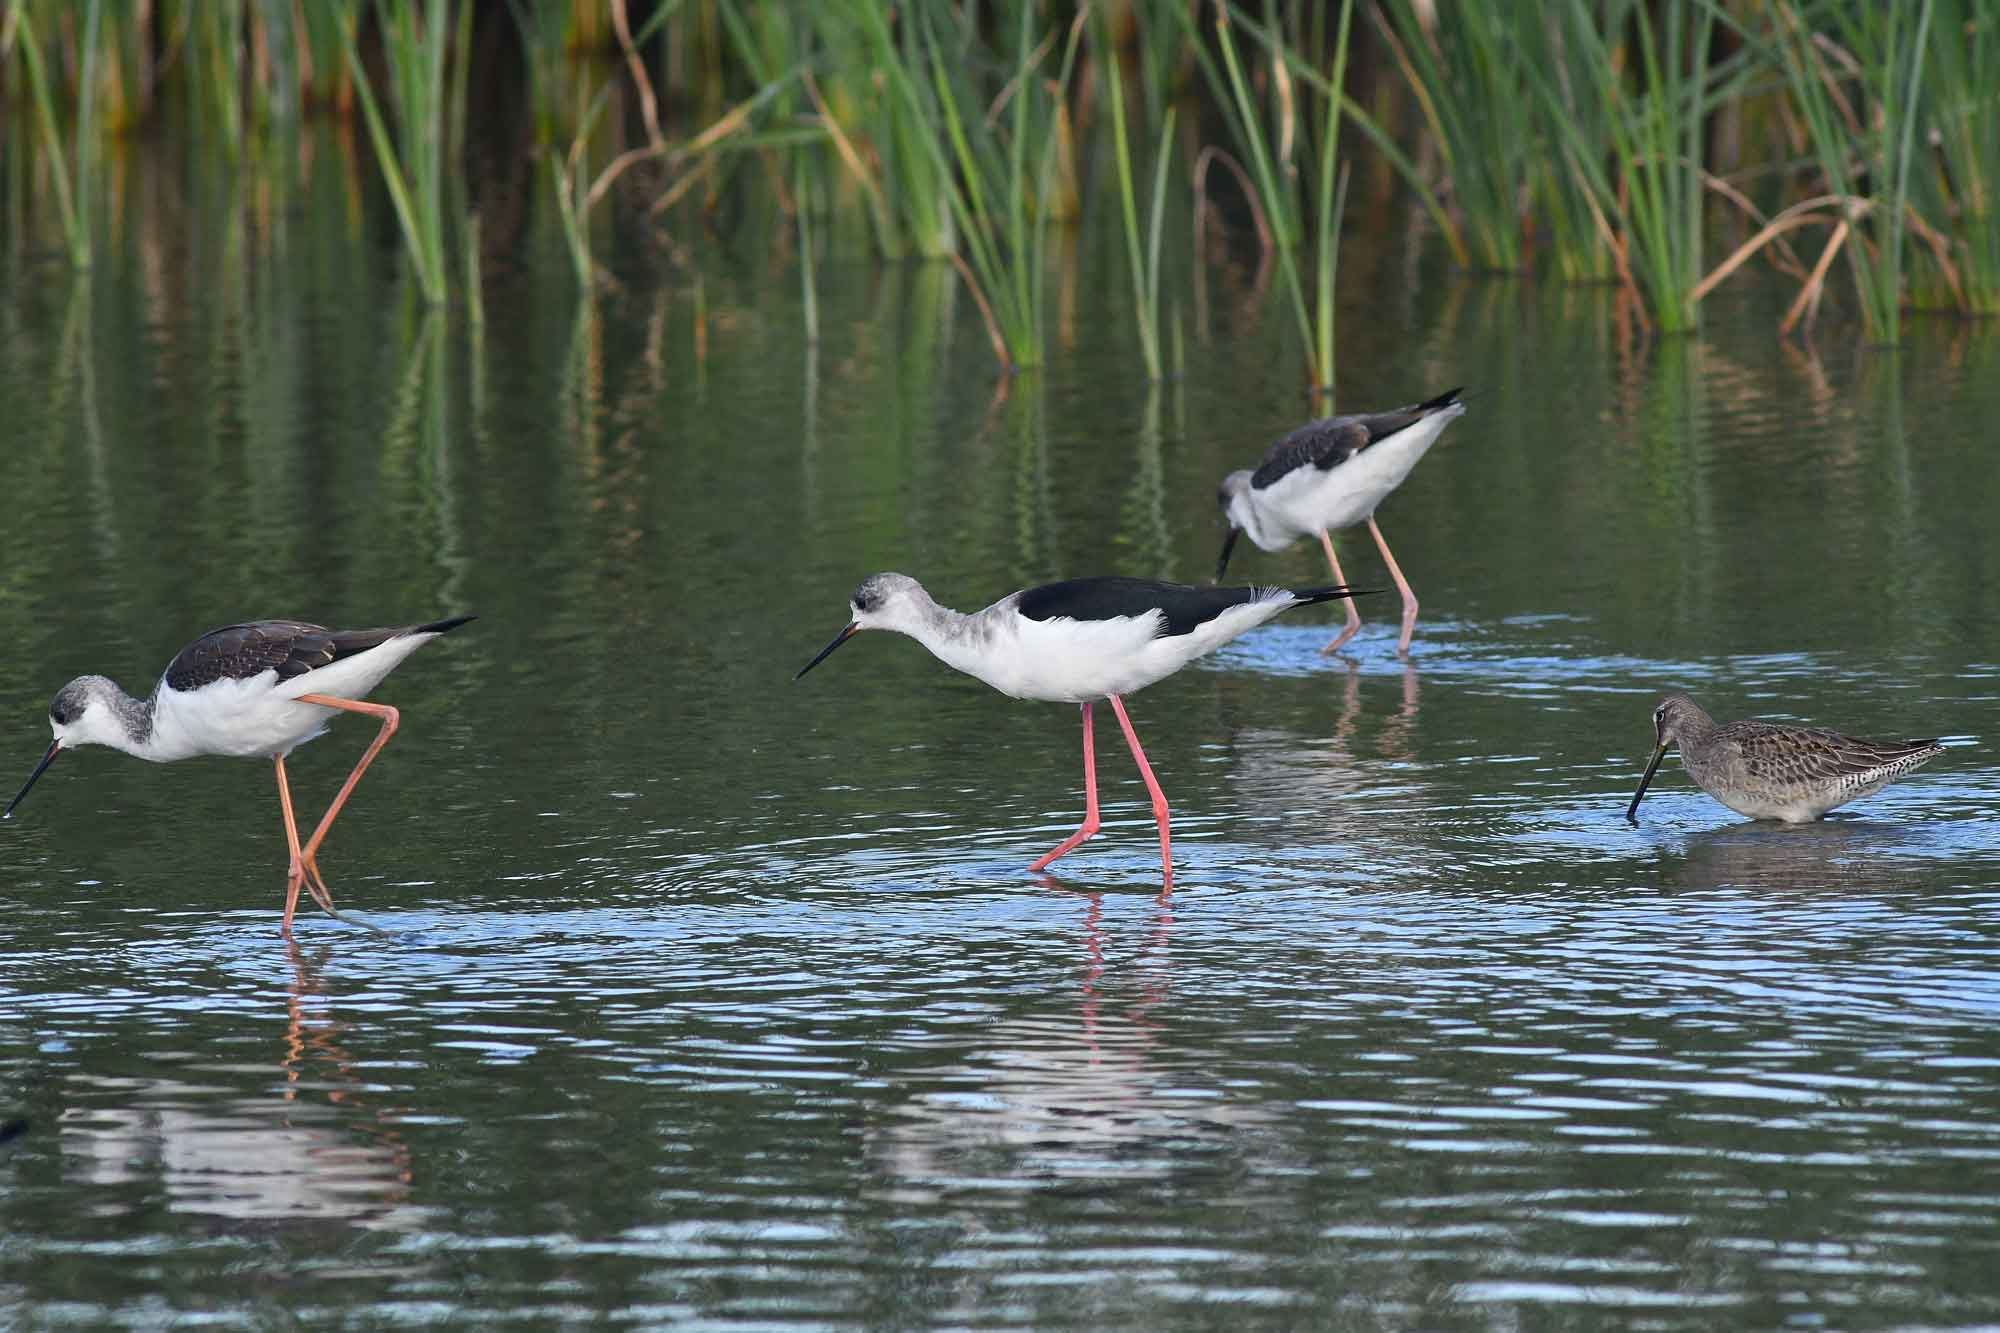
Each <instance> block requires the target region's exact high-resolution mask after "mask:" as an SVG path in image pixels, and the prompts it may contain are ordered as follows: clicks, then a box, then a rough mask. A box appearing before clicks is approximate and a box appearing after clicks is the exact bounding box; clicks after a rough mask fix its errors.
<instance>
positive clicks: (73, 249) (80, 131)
mask: <svg viewBox="0 0 2000 1333" xmlns="http://www.w3.org/2000/svg"><path fill="white" fill-rule="evenodd" d="M99 3H100V0H90V3H89V5H88V8H87V12H86V15H85V20H84V37H83V49H82V52H81V61H80V67H81V71H82V72H81V75H80V77H79V84H80V85H81V87H83V88H86V89H87V88H90V87H92V86H94V83H95V77H96V70H97V30H98V24H99V22H100V18H101V15H100V13H99ZM5 22H6V29H7V37H8V38H9V39H11V40H12V41H13V42H14V43H15V45H16V46H17V47H18V49H19V50H20V53H21V63H22V64H23V65H24V66H25V67H26V68H27V71H28V87H29V90H30V92H31V93H32V95H33V97H34V101H35V125H36V128H37V129H38V130H39V131H40V132H41V139H42V147H43V151H44V152H46V153H47V155H48V168H49V174H50V176H52V177H53V178H54V180H55V194H56V211H57V212H58V213H59V214H60V215H61V218H62V229H63V243H64V247H65V249H66V250H67V251H68V254H69V262H70V265H71V266H72V267H74V268H79V269H85V268H89V267H90V248H91V226H92V217H91V195H92V184H91V183H92V178H93V177H94V175H95V174H96V173H95V170H94V161H93V159H94V150H95V148H96V143H97V136H96V135H95V134H94V133H93V132H92V129H91V119H92V117H93V115H94V114H95V108H96V99H95V98H94V97H89V96H82V97H79V98H78V112H77V125H76V137H75V140H74V143H73V147H74V156H73V157H72V158H70V160H68V161H65V160H64V157H65V155H64V153H63V148H62V126H61V123H60V121H59V120H58V119H57V116H56V107H55V97H54V95H53V93H52V92H51V90H50V87H49V76H48V67H47V65H46V63H45V61H44V58H43V53H42V39H41V33H40V30H39V29H38V28H37V27H36V25H35V22H34V20H33V18H32V17H31V16H30V14H29V13H28V6H27V3H26V0H13V3H12V4H11V5H10V6H9V7H8V11H7V17H6V20H5ZM4 45H5V43H4V42H0V48H4Z"/></svg>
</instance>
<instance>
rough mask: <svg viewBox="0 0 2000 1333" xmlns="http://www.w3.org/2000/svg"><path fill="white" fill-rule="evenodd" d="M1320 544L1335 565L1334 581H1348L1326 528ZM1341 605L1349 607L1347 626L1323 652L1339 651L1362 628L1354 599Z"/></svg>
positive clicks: (1330, 561) (1322, 530)
mask: <svg viewBox="0 0 2000 1333" xmlns="http://www.w3.org/2000/svg"><path fill="white" fill-rule="evenodd" d="M1371 521H1372V520H1371ZM1319 544H1320V545H1321V546H1324V547H1325V548H1326V563H1327V564H1329V565H1331V566H1333V581H1334V582H1335V583H1345V582H1347V576H1346V575H1345V574H1343V573H1341V572H1340V557H1339V556H1336V555H1335V554H1334V553H1333V538H1332V537H1331V536H1329V535H1328V534H1327V531H1326V529H1324V528H1321V529H1320V533H1319ZM1341 605H1342V606H1344V607H1346V608H1347V628H1346V629H1344V630H1342V631H1341V632H1340V633H1339V635H1338V636H1336V637H1335V638H1334V641H1333V642H1332V643H1329V644H1328V645H1327V646H1326V647H1324V648H1322V649H1320V652H1321V653H1337V652H1339V651H1340V645H1341V644H1343V643H1346V642H1347V641H1348V640H1349V639H1351V638H1353V637H1354V633H1355V631H1356V630H1358V629H1360V628H1361V613H1360V612H1359V611H1357V610H1355V609H1354V599H1353V598H1352V597H1349V598H1347V599H1346V600H1345V601H1343V602H1342V603H1341Z"/></svg>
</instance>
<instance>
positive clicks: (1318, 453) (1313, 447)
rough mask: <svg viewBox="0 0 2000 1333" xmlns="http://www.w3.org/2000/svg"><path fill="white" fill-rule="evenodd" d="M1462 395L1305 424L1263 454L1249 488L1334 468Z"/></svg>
mask: <svg viewBox="0 0 2000 1333" xmlns="http://www.w3.org/2000/svg"><path fill="white" fill-rule="evenodd" d="M1462 392H1464V390H1463V389H1447V390H1445V391H1444V392H1443V393H1441V394H1439V395H1438V396H1437V397H1435V398H1432V399H1429V400H1427V401H1425V402H1421V403H1411V404H1410V405H1409V406H1408V407H1399V408H1396V409H1395V410H1394V411H1390V412H1372V413H1369V414H1367V415H1357V416H1346V417H1326V418H1324V419H1322V420H1319V421H1309V422H1307V423H1306V424H1305V425H1303V426H1301V427H1299V428H1298V429H1297V430H1295V431H1293V432H1292V433H1291V434H1290V435H1287V436H1286V437H1285V438H1284V439H1282V440H1279V441H1278V442H1277V443H1276V444H1274V445H1272V446H1271V447H1270V448H1269V449H1267V450H1265V452H1264V461H1263V462H1261V463H1259V464H1258V465H1257V470H1256V471H1255V472H1253V473H1251V474H1250V484H1251V485H1252V486H1255V487H1257V488H1258V489H1259V490H1262V489H1263V488H1264V487H1266V486H1269V485H1270V484H1271V483H1273V482H1275V481H1277V480H1279V479H1280V478H1282V477H1285V476H1287V475H1289V474H1290V473H1292V472H1294V471H1296V470H1297V469H1299V468H1302V467H1305V466H1306V465H1307V464H1311V465H1312V466H1313V467H1316V468H1318V469H1319V470H1320V471H1321V472H1325V471H1327V470H1328V469H1330V468H1335V467H1338V466H1340V465H1341V464H1342V463H1345V462H1346V461H1347V460H1348V459H1350V458H1352V457H1354V455H1356V454H1358V453H1360V452H1361V451H1362V450H1363V449H1366V448H1367V447H1368V446H1369V445H1371V444H1373V443H1375V442H1376V441H1377V440H1384V439H1387V438H1388V437H1389V436H1391V435H1394V434H1395V433H1396V432H1397V431H1400V430H1408V429H1409V428H1410V427H1411V426H1414V425H1416V424H1417V423H1418V422H1419V421H1422V420H1423V419H1424V418H1425V417H1427V416H1429V415H1431V414H1432V413H1433V412H1436V411H1438V410H1439V409H1440V408H1446V407H1450V406H1451V405H1452V404H1453V403H1455V402H1457V401H1458V395H1459V394H1460V393H1462Z"/></svg>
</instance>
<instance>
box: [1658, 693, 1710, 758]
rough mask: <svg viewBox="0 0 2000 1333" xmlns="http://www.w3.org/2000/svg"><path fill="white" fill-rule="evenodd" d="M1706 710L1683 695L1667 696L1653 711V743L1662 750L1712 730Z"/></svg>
mask: <svg viewBox="0 0 2000 1333" xmlns="http://www.w3.org/2000/svg"><path fill="white" fill-rule="evenodd" d="M1714 727H1715V719H1714V718H1712V717H1710V716H1709V715H1708V710H1707V709H1705V708H1703V707H1702V706H1701V705H1700V704H1698V703H1696V702H1695V701H1694V700H1693V699H1690V698H1689V697H1688V696H1687V695H1685V694H1669V695H1668V696H1667V697H1666V698H1664V699H1662V700H1660V702H1659V703H1658V705H1656V706H1655V707H1654V709H1653V743H1654V744H1655V745H1657V746H1658V747H1659V748H1660V749H1662V750H1664V749H1666V748H1667V747H1668V746H1670V745H1679V744H1681V743H1682V742H1683V741H1687V740H1692V739H1694V738H1696V737H1698V736H1700V735H1702V734H1703V733H1705V732H1708V731H1711V730H1713V729H1714Z"/></svg>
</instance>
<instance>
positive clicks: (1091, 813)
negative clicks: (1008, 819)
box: [1028, 704, 1097, 870]
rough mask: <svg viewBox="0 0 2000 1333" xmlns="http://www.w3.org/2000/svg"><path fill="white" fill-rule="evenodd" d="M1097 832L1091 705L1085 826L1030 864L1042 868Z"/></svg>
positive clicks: (1086, 712) (1086, 730) (1086, 729)
mask: <svg viewBox="0 0 2000 1333" xmlns="http://www.w3.org/2000/svg"><path fill="white" fill-rule="evenodd" d="M1096 833H1097V747H1096V746H1095V745H1094V744H1092V743H1091V738H1090V705H1089V704H1085V705H1084V706H1083V827H1082V828H1080V829H1078V830H1077V831H1076V832H1074V833H1072V834H1070V835H1069V836H1068V837H1067V838H1064V839H1063V840H1062V842H1061V843H1060V844H1059V845H1058V846H1057V847H1056V849H1055V850H1054V851H1052V852H1050V853H1049V854H1048V855H1047V856H1044V857H1043V858H1042V859H1041V860H1039V861H1037V862H1035V863H1034V864H1033V865H1031V866H1029V867H1028V869H1030V870H1040V869H1042V868H1043V867H1044V866H1046V865H1048V863H1049V862H1051V861H1053V860H1055V859H1056V858H1057V857H1059V856H1068V855H1069V854H1070V853H1071V852H1073V851H1075V850H1076V849H1077V848H1078V847H1079V846H1081V845H1082V843H1083V841H1084V840H1085V839H1086V838H1091V837H1094V836H1096Z"/></svg>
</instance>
